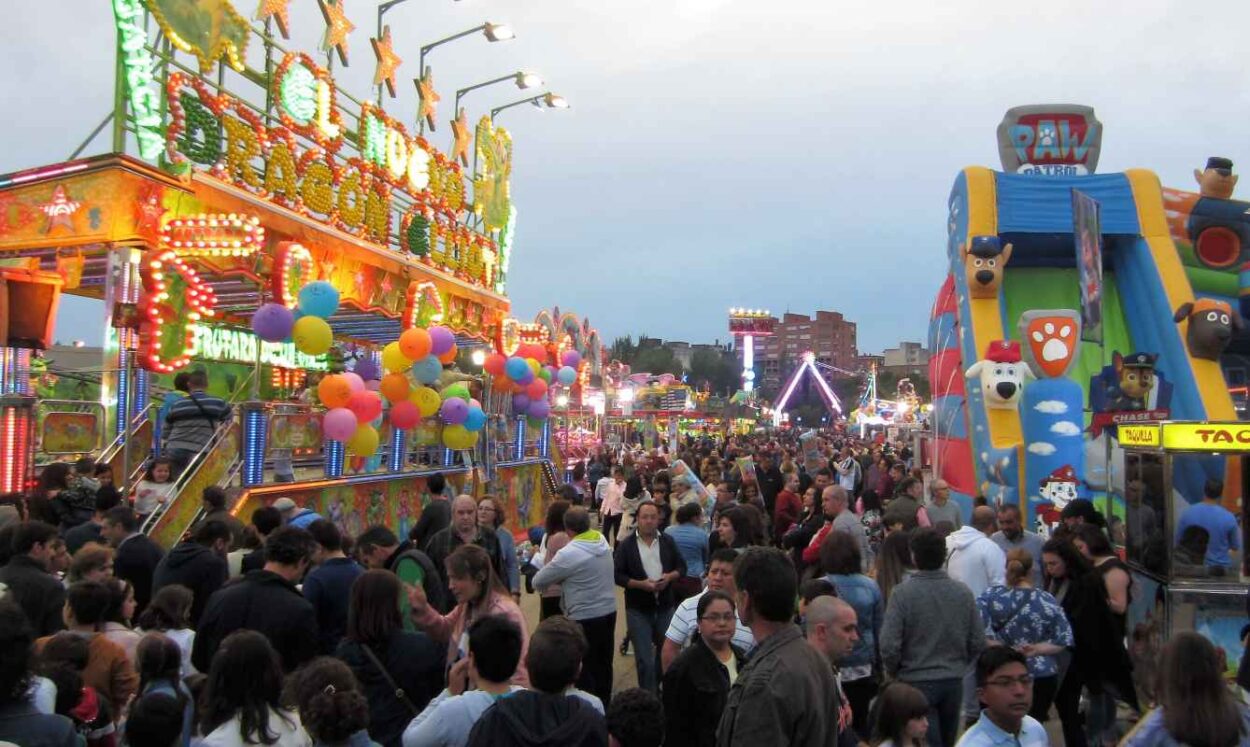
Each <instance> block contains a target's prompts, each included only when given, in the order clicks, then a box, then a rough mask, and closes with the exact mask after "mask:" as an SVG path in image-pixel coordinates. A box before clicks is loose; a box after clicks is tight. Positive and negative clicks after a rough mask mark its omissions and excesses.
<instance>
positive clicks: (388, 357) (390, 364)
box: [382, 342, 412, 373]
mask: <svg viewBox="0 0 1250 747" xmlns="http://www.w3.org/2000/svg"><path fill="white" fill-rule="evenodd" d="M382 368H385V369H386V371H387V373H403V372H404V371H407V370H408V369H410V368H412V361H410V360H408V358H407V356H405V355H404V351H402V350H400V349H399V343H398V342H392V343H388V344H387V346H386V347H384V348H382Z"/></svg>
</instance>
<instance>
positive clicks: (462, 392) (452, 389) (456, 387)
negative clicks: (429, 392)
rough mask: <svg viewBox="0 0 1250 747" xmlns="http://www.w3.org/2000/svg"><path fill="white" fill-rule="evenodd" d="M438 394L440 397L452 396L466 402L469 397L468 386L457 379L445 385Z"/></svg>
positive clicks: (448, 397) (449, 397)
mask: <svg viewBox="0 0 1250 747" xmlns="http://www.w3.org/2000/svg"><path fill="white" fill-rule="evenodd" d="M439 396H440V397H442V398H443V399H451V398H452V397H459V398H460V399H462V400H464V401H465V402H468V401H469V399H470V397H469V387H467V386H465V384H464V382H462V381H458V382H456V383H455V384H452V385H451V386H448V387H446V388H445V389H443V391H441V392H439Z"/></svg>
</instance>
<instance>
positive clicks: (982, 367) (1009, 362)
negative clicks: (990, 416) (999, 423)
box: [964, 340, 1034, 410]
mask: <svg viewBox="0 0 1250 747" xmlns="http://www.w3.org/2000/svg"><path fill="white" fill-rule="evenodd" d="M964 375H965V376H967V377H968V378H969V379H973V378H978V377H979V378H980V380H981V392H982V393H983V394H984V395H985V406H986V407H993V408H996V409H1000V410H1010V409H1014V408H1015V407H1016V406H1017V405H1018V404H1019V403H1020V394H1021V393H1022V392H1023V391H1024V382H1025V380H1026V379H1033V378H1034V377H1033V372H1032V371H1031V370H1029V367H1028V366H1027V365H1026V364H1025V363H1024V362H1023V361H1022V360H1021V359H1020V343H1018V342H1015V341H1014V340H1013V341H1007V340H995V341H994V342H991V343H990V346H989V348H988V349H987V350H986V351H985V359H984V360H979V361H977V362H976V363H974V364H972V367H971V368H969V369H968V370H967V371H966V372H965V373H964Z"/></svg>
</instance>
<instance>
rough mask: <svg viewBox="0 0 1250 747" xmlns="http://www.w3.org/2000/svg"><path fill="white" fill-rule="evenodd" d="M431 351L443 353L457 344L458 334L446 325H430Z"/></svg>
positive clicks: (436, 353)
mask: <svg viewBox="0 0 1250 747" xmlns="http://www.w3.org/2000/svg"><path fill="white" fill-rule="evenodd" d="M429 332H430V353H431V354H432V355H442V354H443V353H446V352H447V351H448V350H451V347H452V346H453V345H455V344H456V336H455V335H453V334H452V333H451V330H450V329H447V328H446V327H430V329H429Z"/></svg>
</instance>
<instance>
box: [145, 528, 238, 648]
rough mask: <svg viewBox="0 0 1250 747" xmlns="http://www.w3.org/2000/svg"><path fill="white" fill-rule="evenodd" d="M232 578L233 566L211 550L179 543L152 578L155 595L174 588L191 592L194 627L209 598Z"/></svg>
mask: <svg viewBox="0 0 1250 747" xmlns="http://www.w3.org/2000/svg"><path fill="white" fill-rule="evenodd" d="M228 578H230V565H229V564H228V563H227V562H226V559H225V558H223V557H222V556H220V555H218V554H217V553H216V552H214V551H213V549H212V548H211V547H205V546H204V545H201V544H198V543H196V542H180V543H178V544H177V545H175V546H174V549H172V550H170V551H169V554H168V555H166V556H165V557H164V558H161V562H160V563H159V564H157V566H156V572H155V573H153V574H152V595H153V596H155V595H156V592H158V591H160V590H161V589H163V588H164V587H166V586H170V585H171V584H182V585H183V586H185V587H187V588H188V589H190V590H191V593H192V594H193V595H194V598H193V600H192V602H191V627H192V628H193V629H194V628H197V627H199V622H200V616H201V615H203V614H204V607H205V605H207V604H208V598H209V597H211V596H212V595H213V592H215V591H217V590H218V589H220V588H221V587H222V585H223V584H225V583H226V580H227V579H228Z"/></svg>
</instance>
